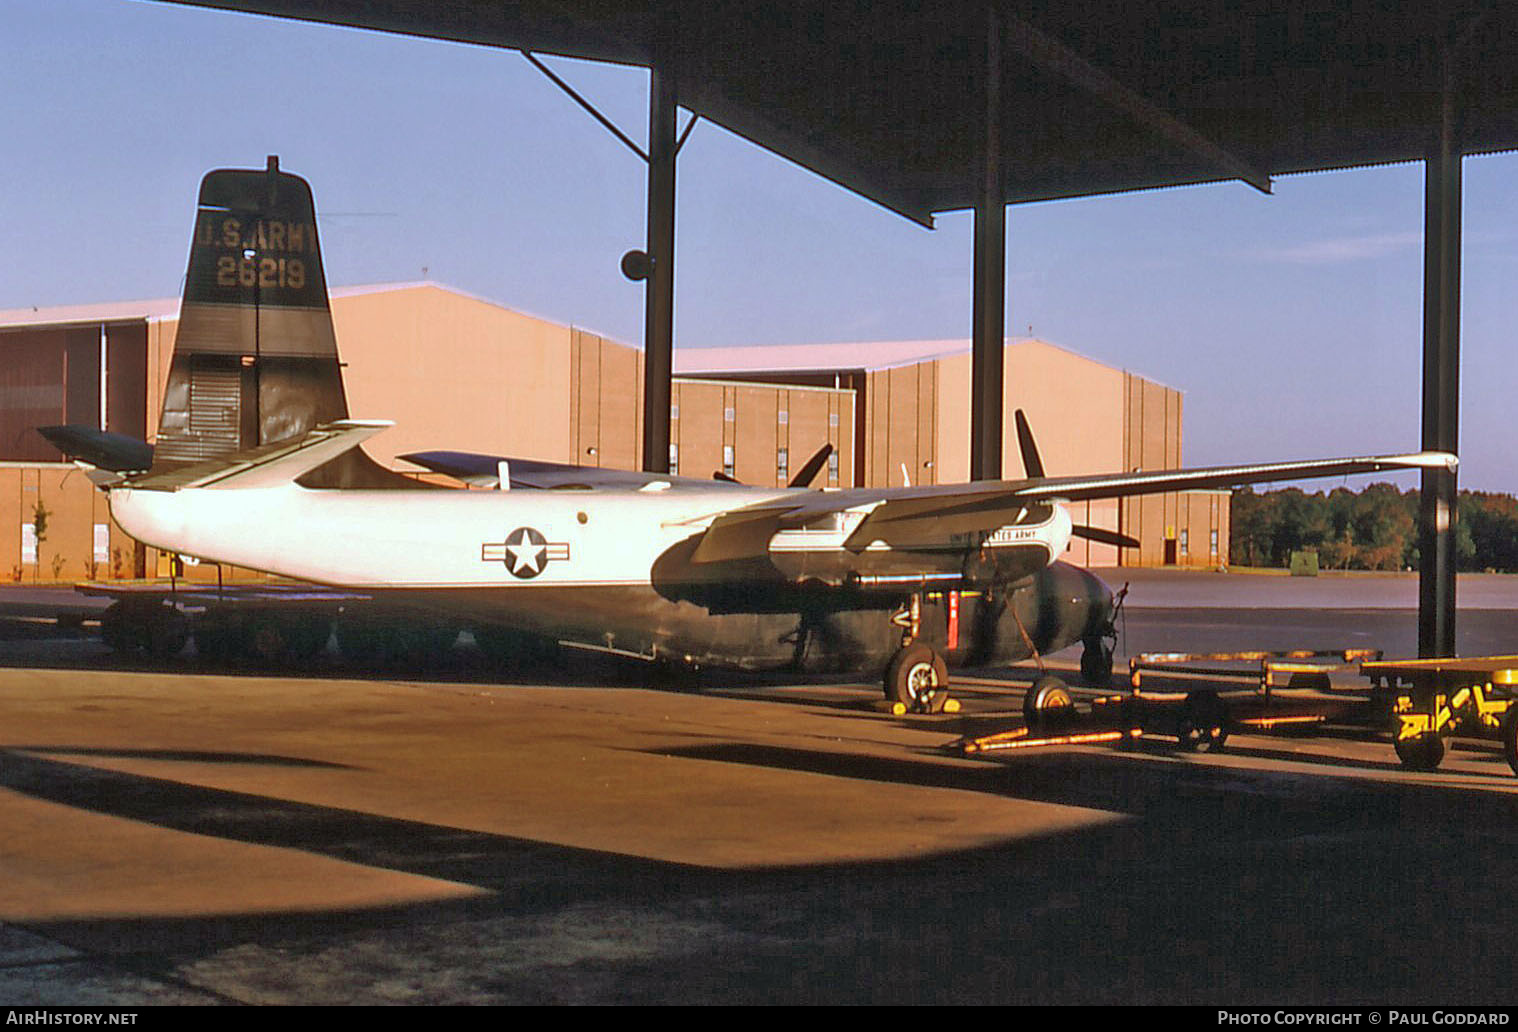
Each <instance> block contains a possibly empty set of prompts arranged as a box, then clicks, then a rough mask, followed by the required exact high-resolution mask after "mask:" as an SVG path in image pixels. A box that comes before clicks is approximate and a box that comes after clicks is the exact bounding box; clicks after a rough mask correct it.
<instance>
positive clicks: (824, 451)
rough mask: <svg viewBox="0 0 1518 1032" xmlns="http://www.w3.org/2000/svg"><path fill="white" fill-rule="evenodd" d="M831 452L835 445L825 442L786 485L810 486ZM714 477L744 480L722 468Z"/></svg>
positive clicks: (728, 481) (713, 474) (729, 481)
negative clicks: (724, 471)
mask: <svg viewBox="0 0 1518 1032" xmlns="http://www.w3.org/2000/svg"><path fill="white" fill-rule="evenodd" d="M831 454H833V446H832V445H831V444H824V445H823V446H822V447H821V448H818V449H817V453H816V454H815V455H813V456H812V457H811V458H810V459H807V460H806V464H805V465H804V466H802V467H801V468H800V469H798V470H797V471H796V475H795V476H793V477H791V480H790V483H788V484H786V485H785V486H786V487H810V486H811V485H812V481H813V480H816V479H817V474H818V473H821V472H822V467H823V466H824V465H826V464H827V461H828V456H829V455H831ZM712 479H713V480H721V481H724V482H726V483H729V484H741V483H742V482H743V481H741V480H739V479H738V478H737V477H734V476H730V475H728V474H726V473H723V472H722V471H721V470H717V471H716V472H714V473H712Z"/></svg>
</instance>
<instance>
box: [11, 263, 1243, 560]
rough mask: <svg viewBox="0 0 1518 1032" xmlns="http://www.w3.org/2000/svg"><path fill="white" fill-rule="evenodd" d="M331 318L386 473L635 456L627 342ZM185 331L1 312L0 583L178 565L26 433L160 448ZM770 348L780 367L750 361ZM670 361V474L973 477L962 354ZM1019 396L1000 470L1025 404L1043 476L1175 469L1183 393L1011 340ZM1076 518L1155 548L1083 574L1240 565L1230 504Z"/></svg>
mask: <svg viewBox="0 0 1518 1032" xmlns="http://www.w3.org/2000/svg"><path fill="white" fill-rule="evenodd" d="M332 312H333V321H334V324H335V327H336V332H337V340H338V347H339V352H340V355H341V357H342V361H343V363H344V378H345V383H346V389H347V393H348V405H349V411H350V412H351V413H352V414H353V415H354V416H356V417H359V418H377V419H391V420H394V421H395V422H396V426H395V427H393V428H392V429H390V430H387V431H386V432H384V433H382V434H380V435H378V436H377V437H375V438H373V439H372V440H371V441H370V442H368V443H367V444H366V445H365V447H366V448H367V449H368V450H369V451H370V453H371V454H372V455H373V456H374V457H375V458H376V459H378V460H379V461H381V462H383V463H386V464H392V465H394V466H396V467H397V468H400V469H403V470H404V469H408V468H410V467H409V466H408V464H406V463H404V462H403V461H399V460H398V459H397V457H398V456H399V455H401V454H404V453H406V452H409V451H417V450H423V449H428V448H440V447H442V448H451V449H456V450H464V451H481V452H487V453H505V454H509V455H520V456H523V457H526V458H538V459H547V460H550V461H555V462H568V463H580V464H585V465H603V466H611V467H615V468H626V469H636V468H638V467H639V466H640V464H641V463H640V458H639V455H638V448H639V445H640V442H641V440H642V426H641V418H642V411H641V410H642V388H643V361H642V353H641V352H640V351H638V350H637V349H635V348H632V347H628V346H626V345H624V344H620V343H618V342H616V341H613V340H610V339H608V338H606V337H604V336H601V335H598V334H596V333H593V332H591V331H589V330H586V329H582V328H577V327H570V326H564V325H561V324H557V323H553V322H549V321H547V320H543V319H538V318H535V317H533V316H530V315H525V314H523V313H520V312H515V311H512V310H510V309H507V308H503V307H501V306H500V305H496V304H493V303H491V302H488V301H484V300H482V299H479V298H474V297H470V296H468V295H466V294H463V293H460V292H458V291H454V290H450V289H448V288H445V287H442V286H440V285H438V284H434V283H419V284H402V285H394V286H382V287H363V288H349V289H338V290H334V291H332ZM177 328H178V302H177V301H176V300H172V299H170V300H161V301H147V302H132V303H124V304H112V305H86V306H75V307H71V308H67V309H49V310H42V311H35V310H26V311H21V312H0V578H4V579H8V580H11V581H22V582H28V583H29V582H32V581H34V580H35V581H69V580H82V579H96V578H130V577H141V576H152V575H166V574H167V573H168V572H169V568H170V567H169V562H168V558H167V557H165V556H159V555H158V554H157V553H156V552H155V551H154V550H152V549H146V548H143V547H142V546H141V545H139V544H137V543H136V542H134V541H132V540H131V539H130V538H129V537H127V536H126V535H125V534H124V533H123V532H122V531H121V530H120V529H119V528H117V527H115V525H114V524H113V523H111V521H110V519H109V513H108V511H107V508H106V505H105V502H104V498H103V497H102V496H101V495H100V493H99V492H97V491H95V490H94V489H93V487H92V486H91V485H90V483H89V481H88V480H87V479H86V478H85V476H84V475H83V473H82V472H81V471H80V470H78V469H76V468H75V467H74V466H72V465H70V464H68V463H64V462H59V461H56V453H55V452H54V451H53V450H52V448H51V446H50V445H48V444H47V443H46V442H45V441H43V440H42V439H41V438H40V437H39V436H37V435H36V434H35V433H33V432H32V429H31V428H32V427H34V426H37V425H46V424H49V423H63V422H70V423H83V424H85V425H89V426H95V427H103V428H105V429H108V430H112V431H115V432H118V433H125V434H128V435H130V436H133V437H144V436H146V437H149V438H150V439H151V437H152V436H153V435H154V434H156V431H157V423H158V416H159V410H160V407H161V402H162V395H163V390H164V385H165V383H166V381H167V377H168V370H169V362H170V358H171V356H172V351H173V343H174V336H175V333H176V331H177ZM756 355H757V356H766V357H767V358H769V359H770V360H772V361H777V362H779V363H780V364H781V365H783V366H786V368H783V369H780V370H760V369H756V368H752V366H753V365H754V362H755V356H756ZM676 361H677V363H678V364H677V370H679V371H680V372H681V375H679V376H677V377H676V379H675V382H674V384H673V387H672V394H671V402H672V404H671V410H670V426H671V434H670V441H671V448H670V456H669V462H670V470H671V472H674V473H679V474H682V475H686V476H696V477H703V478H704V477H709V476H710V475H712V473H714V472H718V471H720V472H723V473H726V474H727V475H730V476H735V477H736V478H738V479H739V480H742V481H744V482H745V483H751V484H763V485H771V484H774V485H783V484H785V483H786V482H787V481H788V480H789V478H790V477H791V476H792V475H794V473H795V472H796V470H798V469H800V468H801V466H802V465H803V464H804V463H805V462H806V461H807V459H808V458H810V457H811V456H812V455H813V454H814V453H815V452H816V451H817V449H818V448H820V447H821V446H822V445H823V444H824V443H826V444H831V445H832V446H833V448H834V454H833V456H832V458H831V460H830V461H829V463H828V464H827V465H826V466H825V467H824V470H823V472H822V473H821V474H820V476H819V477H818V479H817V480H816V481H815V483H816V484H817V485H818V486H829V487H850V486H886V485H892V486H895V485H900V484H901V483H902V482H903V479H904V478H905V479H909V480H910V482H911V483H914V484H932V483H947V482H955V481H961V480H964V479H965V478H966V476H967V475H968V468H969V458H968V441H969V412H968V397H969V353H968V344H967V342H964V341H936V342H885V343H866V344H846V345H825V346H817V347H811V346H797V347H791V348H773V349H772V348H765V349H760V350H757V351H756V350H754V349H700V348H689V349H683V350H682V351H679V352H676ZM1006 395H1007V398H1008V419H1007V420H1006V430H1005V439H1004V444H1003V452H1004V455H1005V457H1006V459H1005V461H1006V469H1005V475H1006V476H1009V477H1015V476H1019V475H1021V474H1022V468H1021V459H1020V458H1019V449H1018V445H1017V439H1016V431H1015V427H1014V423H1013V420H1012V419H1011V418H1010V416H1011V411H1012V410H1013V409H1014V408H1022V409H1024V410H1025V412H1026V413H1027V414H1028V417H1029V419H1030V421H1031V423H1032V426H1033V429H1034V432H1035V435H1036V436H1037V438H1038V442H1039V447H1040V450H1041V452H1042V454H1043V458H1044V463H1045V466H1046V467H1047V469H1048V470H1049V471H1050V472H1051V473H1055V474H1057V473H1081V472H1098V471H1103V472H1105V471H1112V470H1116V469H1131V468H1134V467H1136V466H1142V467H1145V468H1154V467H1157V466H1159V465H1179V464H1180V458H1181V437H1180V429H1181V396H1180V393H1179V392H1178V391H1174V390H1171V389H1170V388H1166V387H1163V386H1161V385H1158V384H1155V383H1152V382H1150V381H1147V380H1144V379H1143V378H1141V377H1138V376H1135V375H1133V374H1131V373H1127V372H1123V371H1121V370H1116V369H1112V368H1110V367H1107V366H1104V365H1102V364H1100V363H1098V362H1094V361H1092V360H1090V359H1087V358H1084V357H1082V356H1079V355H1075V354H1073V353H1071V352H1068V351H1065V350H1063V349H1060V348H1058V347H1055V346H1054V345H1051V344H1048V343H1047V342H1044V341H1038V340H1018V341H1013V342H1010V343H1009V345H1008V348H1007V380H1006ZM1072 414H1078V418H1073V417H1072ZM418 475H421V474H420V473H419V474H418ZM39 504H40V505H41V507H42V512H43V514H44V515H45V520H44V526H45V532H44V534H43V539H42V540H41V541H37V540H36V534H35V526H36V517H37V513H38V505H39ZM1072 515H1073V516H1074V517H1075V519H1076V521H1077V522H1084V523H1091V524H1094V525H1097V526H1102V527H1108V528H1111V529H1115V530H1123V531H1125V532H1126V533H1130V534H1134V535H1135V536H1137V537H1139V538H1140V539H1141V540H1142V541H1143V542H1144V547H1143V548H1142V549H1139V550H1124V553H1125V554H1124V555H1122V556H1119V555H1118V554H1117V551H1118V550H1117V549H1115V548H1113V547H1111V546H1106V545H1093V544H1091V543H1089V542H1086V541H1083V540H1077V541H1075V542H1073V543H1072V549H1071V554H1070V555H1069V556H1068V558H1070V559H1071V560H1073V561H1075V562H1078V563H1082V564H1086V565H1098V566H1101V565H1118V564H1119V562H1120V561H1121V562H1122V563H1126V564H1133V563H1143V564H1155V565H1157V564H1160V563H1165V562H1169V563H1172V564H1177V565H1202V566H1205V565H1217V564H1218V562H1219V559H1218V557H1219V556H1223V557H1226V556H1227V543H1228V522H1227V515H1228V496H1227V492H1211V493H1199V494H1193V495H1175V494H1171V495H1164V496H1158V497H1155V498H1148V499H1133V500H1129V501H1127V502H1125V503H1123V505H1121V506H1119V505H1118V504H1117V503H1116V502H1096V503H1089V504H1088V503H1083V504H1082V505H1080V506H1076V507H1074V511H1073V512H1072ZM182 572H183V573H184V574H185V575H186V576H187V578H188V579H191V580H215V579H216V576H217V575H218V572H220V574H221V575H222V576H224V577H229V578H233V579H236V578H240V577H246V576H251V574H249V573H248V572H247V571H236V570H232V569H231V568H226V569H224V570H222V571H217V570H216V569H215V568H214V567H211V566H202V567H199V568H195V567H193V566H192V567H191V568H189V569H186V570H183V571H182Z"/></svg>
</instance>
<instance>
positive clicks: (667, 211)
mask: <svg viewBox="0 0 1518 1032" xmlns="http://www.w3.org/2000/svg"><path fill="white" fill-rule="evenodd" d="M648 92H649V111H648V246H647V252H648V258H649V262H650V265H651V266H652V267H651V269H650V270H649V274H648V280H647V282H646V290H647V293H646V294H645V295H644V317H643V470H644V472H647V473H667V472H669V403H670V383H669V382H670V375H671V373H672V371H673V366H674V340H675V151H676V144H675V103H676V101H675V77H674V73H673V72H672V71H671V70H670V69H668V68H664V69H660V68H657V67H656V68H654V69H653V73H652V76H651V78H650V82H649V90H648Z"/></svg>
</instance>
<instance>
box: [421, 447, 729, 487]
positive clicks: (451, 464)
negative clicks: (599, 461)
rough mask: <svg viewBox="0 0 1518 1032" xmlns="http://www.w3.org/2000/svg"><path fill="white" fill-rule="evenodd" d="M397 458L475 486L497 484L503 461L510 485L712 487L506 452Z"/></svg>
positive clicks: (704, 482) (688, 480)
mask: <svg viewBox="0 0 1518 1032" xmlns="http://www.w3.org/2000/svg"><path fill="white" fill-rule="evenodd" d="M400 458H402V459H405V460H406V461H407V462H413V463H415V464H416V465H418V466H421V467H422V468H423V469H430V470H431V471H432V472H434V473H442V474H443V475H444V476H450V477H453V478H454V479H455V480H459V481H462V482H463V483H466V484H471V485H473V486H475V487H496V486H497V485H498V484H499V483H500V479H501V475H500V464H501V463H502V462H505V463H506V464H507V468H508V469H509V470H510V473H509V476H510V478H511V484H510V486H511V487H527V488H538V489H541V490H557V491H573V490H581V491H584V490H590V489H592V488H623V489H627V490H633V491H636V490H640V489H642V488H645V487H648V486H649V485H650V484H655V483H661V482H662V483H668V484H671V485H675V486H679V485H681V484H692V485H698V486H700V487H703V488H709V487H711V486H712V482H711V481H708V480H698V479H696V478H694V477H677V476H672V475H670V474H667V473H639V472H635V471H633V470H627V469H606V468H605V467H603V466H571V465H569V464H568V463H565V462H546V461H544V460H542V459H518V458H513V457H511V456H507V455H479V454H476V453H474V452H457V451H425V452H411V453H410V454H408V455H402V456H400Z"/></svg>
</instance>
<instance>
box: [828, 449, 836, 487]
mask: <svg viewBox="0 0 1518 1032" xmlns="http://www.w3.org/2000/svg"><path fill="white" fill-rule="evenodd" d="M828 483H830V484H836V483H838V449H836V448H834V449H833V451H832V452H831V453H830V454H829V455H828Z"/></svg>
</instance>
